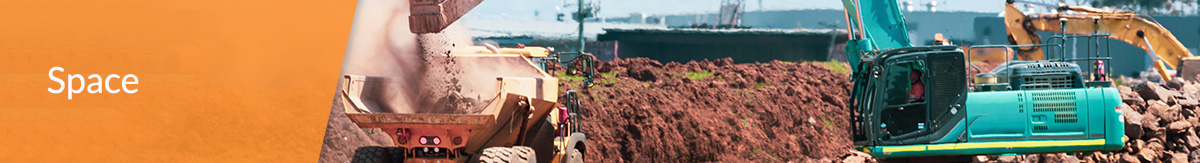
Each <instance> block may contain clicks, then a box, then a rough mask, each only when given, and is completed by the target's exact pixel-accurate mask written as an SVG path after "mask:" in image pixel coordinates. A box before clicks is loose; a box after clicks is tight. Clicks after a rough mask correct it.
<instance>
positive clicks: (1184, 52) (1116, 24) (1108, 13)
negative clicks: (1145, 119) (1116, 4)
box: [1004, 0, 1200, 81]
mask: <svg viewBox="0 0 1200 163" xmlns="http://www.w3.org/2000/svg"><path fill="white" fill-rule="evenodd" d="M1015 3H1023V4H1031V5H1037V6H1045V7H1052V8H1054V9H1056V10H1058V11H1059V12H1056V13H1041V14H1037V15H1029V16H1026V15H1024V14H1023V13H1021V10H1020V9H1017V7H1016V6H1015ZM1004 26H1005V28H1006V29H1007V31H1008V41H1009V43H1011V44H1013V45H1036V44H1042V38H1041V37H1040V36H1038V34H1037V33H1036V31H1046V32H1054V33H1065V34H1076V35H1092V34H1106V35H1107V36H1106V37H1107V38H1110V39H1113V40H1120V41H1122V42H1125V43H1128V44H1130V45H1134V46H1137V47H1138V48H1142V49H1143V50H1145V51H1146V52H1147V53H1148V54H1149V55H1150V56H1151V58H1153V59H1154V61H1153V63H1154V69H1155V70H1158V73H1159V76H1162V79H1163V81H1171V78H1172V77H1173V76H1174V75H1171V74H1170V73H1169V70H1168V69H1167V68H1168V67H1169V68H1172V69H1175V70H1179V74H1181V75H1182V77H1184V78H1183V79H1186V80H1196V74H1197V73H1200V57H1195V56H1193V55H1192V52H1191V51H1188V49H1187V47H1184V46H1183V43H1180V42H1179V40H1178V39H1176V38H1175V35H1172V34H1171V31H1169V30H1167V29H1166V28H1163V26H1162V25H1159V24H1158V22H1156V21H1154V18H1151V17H1149V16H1145V15H1138V14H1136V13H1133V12H1132V11H1128V10H1115V9H1098V8H1092V7H1085V6H1071V5H1066V4H1063V3H1059V4H1047V3H1040V2H1032V1H1019V0H1008V1H1007V3H1006V4H1005V10H1004ZM1044 51H1045V50H1043V47H1042V46H1029V47H1022V48H1018V50H1017V55H1016V57H1017V58H1019V59H1021V60H1043V59H1045V58H1046V56H1045V52H1044ZM1181 66H1182V67H1181Z"/></svg>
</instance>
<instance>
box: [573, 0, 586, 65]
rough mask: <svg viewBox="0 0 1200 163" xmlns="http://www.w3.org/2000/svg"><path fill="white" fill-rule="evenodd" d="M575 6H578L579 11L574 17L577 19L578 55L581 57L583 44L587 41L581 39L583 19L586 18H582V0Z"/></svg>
mask: <svg viewBox="0 0 1200 163" xmlns="http://www.w3.org/2000/svg"><path fill="white" fill-rule="evenodd" d="M576 6H579V10H578V11H576V12H575V17H578V18H579V54H580V55H582V54H583V46H585V45H586V44H585V43H586V42H587V40H584V38H583V19H585V18H586V17H584V13H583V0H579V3H578V5H576Z"/></svg>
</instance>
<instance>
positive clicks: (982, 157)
mask: <svg viewBox="0 0 1200 163" xmlns="http://www.w3.org/2000/svg"><path fill="white" fill-rule="evenodd" d="M989 160H991V158H989V157H988V156H987V155H975V157H973V158H971V162H988V161H989Z"/></svg>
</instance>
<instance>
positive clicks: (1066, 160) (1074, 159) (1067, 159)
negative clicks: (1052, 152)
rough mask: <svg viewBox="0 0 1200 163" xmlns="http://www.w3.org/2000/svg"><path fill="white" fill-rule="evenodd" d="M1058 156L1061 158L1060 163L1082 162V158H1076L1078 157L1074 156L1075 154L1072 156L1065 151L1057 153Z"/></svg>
mask: <svg viewBox="0 0 1200 163" xmlns="http://www.w3.org/2000/svg"><path fill="white" fill-rule="evenodd" d="M1058 157H1059V158H1062V160H1061V162H1062V163H1080V162H1083V161H1082V160H1079V158H1078V157H1075V156H1072V155H1067V154H1066V153H1058Z"/></svg>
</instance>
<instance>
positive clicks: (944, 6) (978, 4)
mask: <svg viewBox="0 0 1200 163" xmlns="http://www.w3.org/2000/svg"><path fill="white" fill-rule="evenodd" d="M576 1H577V0H568V1H567V3H568V4H574V3H575V2H576ZM589 1H593V2H595V1H599V3H600V16H604V17H623V16H628V15H629V14H630V13H635V12H640V13H645V14H648V15H661V14H680V13H707V12H715V11H716V10H717V9H718V8H719V6H720V4H721V0H589ZM901 1H904V0H901ZM911 1H912V2H913V3H914V4H918V5H916V7H914V10H915V11H925V10H928V9H927V8H926V7H924V5H923V4H926V3H928V2H930V1H933V0H911ZM1046 1H1050V0H1046ZM563 2H564V1H563V0H484V1H483V3H482V4H480V5H479V6H478V7H476V8H475V9H474V10H472V11H471V12H470V13H469V14H468V16H471V17H482V18H505V19H524V20H533V19H535V18H536V19H539V20H554V18H555V16H554V15H555V14H557V13H558V11H557V10H555V8H556V7H560V6H562V5H563ZM745 2H746V4H745V5H746V10H749V11H756V10H760V6H761V10H786V9H841V8H842V7H841V5H842V2H841V1H840V0H761V1H760V0H746V1H745ZM759 2H761V3H759ZM760 4H761V5H760ZM1003 5H1004V0H938V7H937V9H938V11H977V12H996V13H999V12H1000V11H1002V10H1003V9H1004V6H1003ZM574 10H575V7H574V6H571V7H569V8H567V9H564V11H568V12H569V11H574ZM535 14H536V15H537V16H534V15H535Z"/></svg>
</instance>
